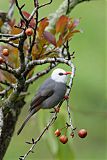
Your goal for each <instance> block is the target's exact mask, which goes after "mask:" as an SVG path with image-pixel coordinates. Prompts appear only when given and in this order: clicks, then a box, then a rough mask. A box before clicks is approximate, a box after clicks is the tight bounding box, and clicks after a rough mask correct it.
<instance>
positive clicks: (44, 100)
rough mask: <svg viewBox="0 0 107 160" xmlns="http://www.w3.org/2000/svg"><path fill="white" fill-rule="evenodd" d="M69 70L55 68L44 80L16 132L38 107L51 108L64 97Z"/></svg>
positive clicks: (19, 131)
mask: <svg viewBox="0 0 107 160" xmlns="http://www.w3.org/2000/svg"><path fill="white" fill-rule="evenodd" d="M69 74H71V72H66V71H65V70H63V69H62V68H56V69H55V70H54V71H53V72H52V74H51V76H50V77H49V78H48V79H46V80H45V81H44V83H43V84H42V85H41V86H40V88H39V89H38V91H37V92H36V94H35V96H34V98H33V99H32V101H31V103H30V108H29V114H28V116H27V118H26V119H25V121H24V122H23V124H22V126H21V127H20V129H19V130H18V132H17V135H19V134H20V133H21V131H22V129H23V128H24V126H25V125H26V123H27V122H28V120H29V119H30V118H31V116H33V115H34V114H35V113H36V112H38V111H39V110H40V109H51V108H54V107H55V106H57V105H58V104H59V103H60V101H61V100H62V99H63V98H64V96H65V93H66V90H67V85H66V83H67V78H68V76H67V75H69Z"/></svg>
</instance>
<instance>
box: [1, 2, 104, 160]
mask: <svg viewBox="0 0 107 160" xmlns="http://www.w3.org/2000/svg"><path fill="white" fill-rule="evenodd" d="M20 2H21V3H24V2H25V1H21V0H20ZM40 2H41V3H42V2H43V0H40ZM61 2H63V1H62V0H53V3H52V4H51V5H50V6H49V7H45V8H44V9H41V10H40V17H42V16H47V15H48V14H49V13H52V12H54V11H55V10H56V9H57V8H58V6H59V4H60V3H61ZM26 3H27V4H26V9H27V11H28V10H29V12H30V11H31V9H32V4H31V1H30V0H29V1H28V0H27V2H26ZM29 6H31V8H30V7H29ZM7 9H8V0H5V3H4V2H3V1H0V10H5V11H6V10H7ZM106 9H107V1H106V0H95V1H91V2H84V3H81V4H79V5H78V6H76V7H75V8H74V9H73V11H72V12H71V14H70V16H71V17H74V18H81V22H80V25H79V27H78V28H80V29H82V30H83V33H81V34H76V35H75V36H74V37H73V39H72V40H71V42H70V48H71V52H72V51H75V52H76V54H75V59H74V60H73V63H74V64H75V66H76V76H75V79H74V84H73V88H72V91H71V95H70V104H71V114H72V118H73V124H74V126H75V127H77V131H78V130H79V129H81V128H85V129H86V130H87V131H88V136H87V137H86V138H85V139H80V138H79V137H78V136H77V133H76V134H75V137H74V138H73V139H72V138H71V137H70V136H69V134H70V132H69V131H68V136H69V141H68V143H67V144H66V145H63V144H61V143H60V142H59V141H58V139H57V138H56V137H55V136H54V131H55V130H56V129H57V128H62V127H63V126H64V125H65V122H66V121H67V120H68V116H67V112H66V106H65V104H64V105H63V106H62V108H61V112H60V114H59V116H58V119H57V121H56V122H55V124H54V125H53V126H52V128H50V129H49V131H47V132H46V134H45V135H44V137H43V138H42V140H41V141H40V142H39V143H38V144H37V146H36V147H35V149H34V152H35V153H34V154H30V156H29V157H28V158H27V159H28V160H43V159H44V160H65V159H67V160H106V159H107V132H106V131H107V130H106V128H107V125H106V124H107V107H106V104H107V92H106V90H107V70H106V69H107V63H106V62H107V61H106V58H107V55H106V34H107V32H106V18H107V17H106ZM17 15H18V12H17V11H16V12H15V16H17ZM61 67H62V68H65V66H64V65H61ZM42 68H43V67H41V68H36V70H39V69H42ZM65 69H66V70H68V69H69V68H65ZM48 76H49V75H46V76H44V77H42V78H40V80H38V81H36V82H35V83H34V84H33V85H32V86H31V87H30V88H29V92H30V95H29V96H28V97H27V98H26V101H27V104H26V106H25V107H24V108H23V110H22V113H21V115H20V117H19V120H18V122H17V126H16V130H15V133H14V136H13V138H12V141H11V143H10V146H9V148H8V150H7V153H6V155H5V157H4V160H16V159H18V158H19V156H20V155H23V154H24V153H25V152H26V151H27V150H28V148H29V147H30V146H29V145H26V144H25V141H30V140H31V138H32V137H33V138H36V137H37V136H38V135H39V134H40V132H41V131H42V129H43V128H44V126H45V125H46V122H47V121H48V120H49V116H50V114H49V111H43V110H41V111H40V112H39V113H38V114H37V115H36V116H34V117H32V119H30V121H29V123H28V124H27V126H26V127H25V128H24V130H23V132H22V134H21V135H20V136H17V134H16V133H17V130H18V128H19V126H20V125H21V123H22V121H23V120H24V119H25V117H26V115H27V113H28V107H29V103H30V100H31V99H32V97H33V95H34V94H35V90H36V89H38V87H39V86H40V85H41V83H42V82H43V81H44V79H46V78H47V77H48ZM34 88H35V89H34Z"/></svg>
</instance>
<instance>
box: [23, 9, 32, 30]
mask: <svg viewBox="0 0 107 160" xmlns="http://www.w3.org/2000/svg"><path fill="white" fill-rule="evenodd" d="M22 13H23V15H24V16H25V17H26V18H27V19H28V18H29V17H30V14H29V13H28V12H26V11H23V12H22ZM21 23H22V24H24V21H22V22H21ZM30 26H31V27H35V19H34V18H32V19H31V21H30Z"/></svg>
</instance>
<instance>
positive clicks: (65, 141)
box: [55, 129, 87, 144]
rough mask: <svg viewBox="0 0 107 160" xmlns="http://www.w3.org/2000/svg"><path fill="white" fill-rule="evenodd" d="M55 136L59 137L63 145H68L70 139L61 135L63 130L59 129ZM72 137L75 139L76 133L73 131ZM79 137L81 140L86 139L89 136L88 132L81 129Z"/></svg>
mask: <svg viewBox="0 0 107 160" xmlns="http://www.w3.org/2000/svg"><path fill="white" fill-rule="evenodd" d="M55 136H56V137H59V140H60V142H61V143H63V144H66V143H67V142H68V137H67V136H66V134H64V135H61V129H57V130H56V131H55ZM70 136H71V137H72V138H73V137H74V132H73V131H72V132H71V134H70ZM78 136H79V137H80V138H85V137H86V136H87V131H86V130H85V129H80V130H79V131H78Z"/></svg>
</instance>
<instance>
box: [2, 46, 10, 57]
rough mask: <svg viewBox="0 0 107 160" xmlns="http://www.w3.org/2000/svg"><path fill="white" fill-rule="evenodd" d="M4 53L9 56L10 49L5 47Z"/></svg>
mask: <svg viewBox="0 0 107 160" xmlns="http://www.w3.org/2000/svg"><path fill="white" fill-rule="evenodd" d="M2 54H3V55H4V56H8V55H9V50H8V49H7V48H4V49H3V51H2Z"/></svg>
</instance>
